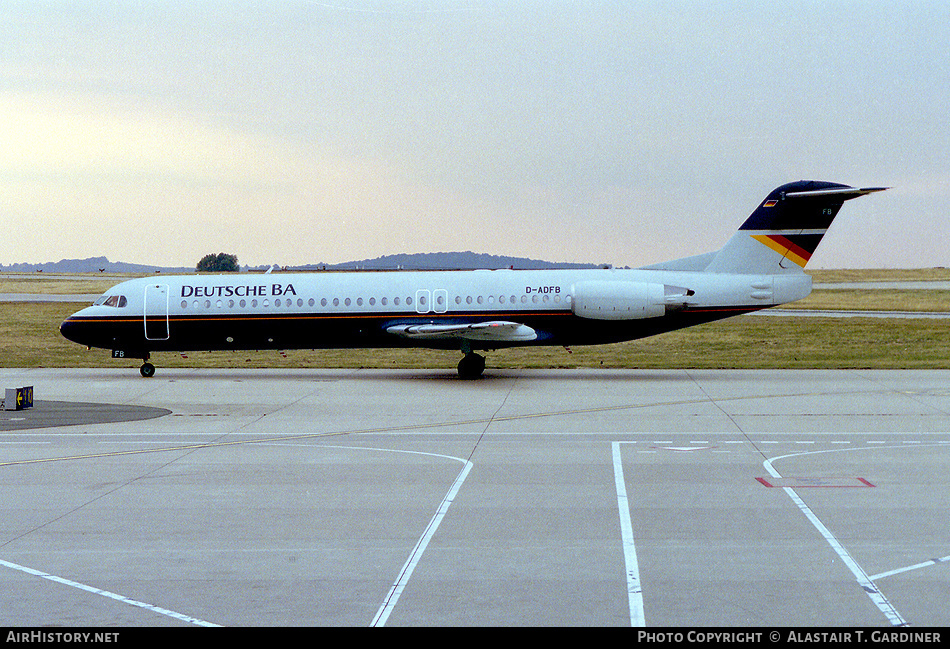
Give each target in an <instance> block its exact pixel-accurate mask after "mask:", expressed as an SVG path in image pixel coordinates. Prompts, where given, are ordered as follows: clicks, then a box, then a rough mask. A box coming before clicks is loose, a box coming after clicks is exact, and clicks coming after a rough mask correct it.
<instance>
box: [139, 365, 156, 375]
mask: <svg viewBox="0 0 950 649" xmlns="http://www.w3.org/2000/svg"><path fill="white" fill-rule="evenodd" d="M139 373H141V375H142V376H144V377H145V378H151V377H153V376H155V366H154V365H152V364H151V363H142V367H140V368H139Z"/></svg>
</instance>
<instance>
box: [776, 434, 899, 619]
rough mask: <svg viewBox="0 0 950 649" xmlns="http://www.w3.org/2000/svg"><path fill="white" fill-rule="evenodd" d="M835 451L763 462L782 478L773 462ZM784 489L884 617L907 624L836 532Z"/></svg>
mask: <svg viewBox="0 0 950 649" xmlns="http://www.w3.org/2000/svg"><path fill="white" fill-rule="evenodd" d="M840 450H850V449H840ZM833 452H840V451H811V452H808V453H792V454H789V455H782V456H780V457H773V458H769V459H767V460H765V462H763V463H762V464H763V466H765V469H766V470H767V471H768V472H769V474H770V475H771V476H772V477H773V478H781V477H782V476H781V474H780V473H779V472H778V471H776V470H775V468H774V467H773V466H772V462H774V461H776V460H782V459H785V458H789V457H800V456H803V455H816V454H820V453H833ZM782 489H783V490H784V491H785V493H786V494H787V495H788V497H789V498H791V499H792V502H793V503H795V504H796V505H797V506H798V509H800V510H801V512H802V513H803V514H804V515H805V518H807V519H808V520H809V521H810V522H811V524H812V525H814V526H815V529H816V530H818V533H819V534H821V536H822V537H823V538H824V539H825V541H827V542H828V545H830V546H831V549H832V550H834V551H835V552H836V553H837V554H838V556H839V557H841V560H842V561H843V562H844V565H846V566H847V567H848V569H849V570H850V571H851V574H853V575H854V577H855V579H857V581H858V585H859V586H861V588H862V589H863V590H864V592H865V594H866V595H867V596H868V598H870V600H871V601H872V602H873V603H874V605H875V606H877V608H878V610H879V611H881V613H883V614H884V617H886V618H887V620H888V621H889V622H890V623H891V624H892V625H893V626H901V625H903V624H906V623H907V622H906V620H904V618H903V617H901V614H900V613H898V612H897V609H896V608H894V605H893V604H891V603H890V602H889V601H888V600H887V598H886V597H885V596H884V594H883V593H882V592H881V591H880V590H878V588H877V586H875V585H874V581H873V580H872V579H871V578H870V577H869V576H868V574H867V573H866V572H865V571H864V568H862V567H861V566H860V565H858V562H857V561H855V560H854V559H853V558H852V557H851V554H850V553H849V552H848V551H847V550H846V549H845V548H844V546H843V545H841V543H840V542H839V541H838V539H837V538H835V536H834V534H832V533H831V531H830V530H829V529H828V528H827V527H825V525H824V523H822V522H821V520H819V518H818V517H817V516H816V515H815V513H814V512H813V511H812V510H811V508H810V507H809V506H808V505H806V504H805V501H803V500H802V499H801V498H800V497H799V495H798V494H797V493H796V492H795V490H794V489H792V488H791V487H783V488H782Z"/></svg>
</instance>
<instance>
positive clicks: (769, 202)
mask: <svg viewBox="0 0 950 649" xmlns="http://www.w3.org/2000/svg"><path fill="white" fill-rule="evenodd" d="M776 205H778V201H765V202H764V203H762V207H775V206H776Z"/></svg>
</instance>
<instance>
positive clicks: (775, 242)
mask: <svg viewBox="0 0 950 649" xmlns="http://www.w3.org/2000/svg"><path fill="white" fill-rule="evenodd" d="M792 236H793V237H794V236H795V235H792ZM752 238H753V239H755V240H756V241H758V242H759V243H762V244H764V245H766V246H768V247H769V248H771V249H772V250H774V251H775V252H777V253H778V254H780V255H782V256H783V257H785V258H786V259H791V260H792V261H793V262H795V263H796V264H798V265H799V266H801V267H802V268H804V267H805V264H807V263H808V260H809V259H811V255H812V253H813V252H814V251H815V248H816V247H817V246H818V242H817V241H816V242H814V245H809V244H810V243H811V241H810V240H809V241H801V242H800V243H801V244H803V245H800V244H799V243H796V242H794V241H792V240H791V239H790V238H788V237H786V236H783V235H781V234H753V235H752ZM796 238H797V237H796ZM818 238H819V239H820V238H821V237H820V236H819V237H818ZM809 239H810V238H809ZM809 248H810V250H809Z"/></svg>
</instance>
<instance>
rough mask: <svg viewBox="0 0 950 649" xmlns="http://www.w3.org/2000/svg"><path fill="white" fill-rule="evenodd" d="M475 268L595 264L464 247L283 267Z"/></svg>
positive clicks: (593, 266)
mask: <svg viewBox="0 0 950 649" xmlns="http://www.w3.org/2000/svg"><path fill="white" fill-rule="evenodd" d="M267 268H268V267H267V266H260V267H258V268H255V269H252V270H266V269H267ZM476 268H488V269H497V268H515V269H522V270H523V269H527V270H536V269H541V268H597V265H596V264H576V263H570V262H552V261H540V260H537V259H527V258H524V257H504V256H500V255H488V254H485V253H476V252H471V251H465V252H420V253H414V254H400V255H385V256H382V257H376V258H375V259H363V260H359V261H347V262H343V263H341V264H307V265H305V266H288V267H287V270H324V269H325V270H474V269H476Z"/></svg>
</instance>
